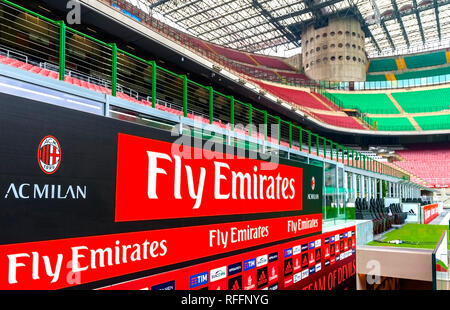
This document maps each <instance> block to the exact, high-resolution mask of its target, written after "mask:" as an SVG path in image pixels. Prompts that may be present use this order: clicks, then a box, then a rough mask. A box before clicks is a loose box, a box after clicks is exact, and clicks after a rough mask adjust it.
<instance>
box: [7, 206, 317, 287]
mask: <svg viewBox="0 0 450 310" xmlns="http://www.w3.org/2000/svg"><path fill="white" fill-rule="evenodd" d="M321 229H322V215H321V214H316V215H308V216H292V217H285V218H274V219H263V220H254V221H245V222H235V223H224V224H212V225H203V226H194V227H183V228H172V229H162V230H154V231H142V232H132V233H121V234H111V235H103V236H91V237H80V238H71V239H60V240H52V241H42V242H30V243H19V244H9V245H2V246H0V253H1V255H0V266H1V271H0V289H3V290H4V289H58V288H64V287H69V286H72V285H78V284H84V283H89V282H93V281H98V280H102V279H108V278H113V277H117V276H121V275H125V274H130V273H134V272H138V271H143V270H149V269H153V268H157V267H161V266H166V265H171V264H175V263H180V262H184V261H189V260H194V259H198V258H202V257H208V256H211V255H216V254H221V253H226V252H231V251H235V250H240V249H245V248H249V247H253V246H258V245H262V244H266V243H270V242H274V241H280V240H284V239H288V238H293V237H297V236H302V235H307V234H313V233H319V232H321Z"/></svg>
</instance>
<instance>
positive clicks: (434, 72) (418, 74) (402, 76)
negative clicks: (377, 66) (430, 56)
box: [395, 66, 450, 80]
mask: <svg viewBox="0 0 450 310" xmlns="http://www.w3.org/2000/svg"><path fill="white" fill-rule="evenodd" d="M446 74H450V66H448V67H442V68H436V69H429V70H419V71H407V72H403V73H398V74H396V75H395V78H396V79H397V80H408V79H418V78H426V77H431V76H439V75H446Z"/></svg>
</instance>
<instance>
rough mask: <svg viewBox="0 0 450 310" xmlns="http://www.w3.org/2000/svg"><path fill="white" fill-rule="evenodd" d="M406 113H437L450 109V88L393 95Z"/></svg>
mask: <svg viewBox="0 0 450 310" xmlns="http://www.w3.org/2000/svg"><path fill="white" fill-rule="evenodd" d="M392 96H393V97H394V98H395V100H396V101H397V102H398V103H399V104H400V105H401V106H402V108H403V110H405V112H406V113H421V112H437V111H442V110H447V109H449V105H450V101H449V98H450V88H441V89H432V90H422V91H409V92H398V93H392Z"/></svg>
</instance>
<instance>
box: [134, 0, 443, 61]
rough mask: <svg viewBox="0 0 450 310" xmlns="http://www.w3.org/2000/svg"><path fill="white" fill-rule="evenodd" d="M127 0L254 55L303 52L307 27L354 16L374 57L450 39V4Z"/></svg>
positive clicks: (435, 0)
mask: <svg viewBox="0 0 450 310" xmlns="http://www.w3.org/2000/svg"><path fill="white" fill-rule="evenodd" d="M126 1H129V2H131V3H133V4H135V5H138V6H140V7H141V9H143V10H144V11H146V12H149V13H150V14H153V15H154V16H155V17H157V16H162V17H163V19H165V20H166V21H167V20H169V21H170V22H171V23H173V24H174V25H177V26H178V27H177V28H179V29H182V30H185V31H187V32H188V33H190V34H192V35H194V36H196V37H198V38H200V39H203V40H205V41H208V42H211V43H216V44H219V45H222V46H226V47H229V48H235V49H238V50H241V51H248V52H260V51H264V50H270V49H272V50H275V51H276V50H277V49H279V48H282V49H284V50H289V49H293V48H296V47H297V48H298V47H300V46H301V33H302V30H303V29H304V28H305V26H308V25H310V24H314V25H315V26H316V27H320V26H323V25H326V24H327V22H328V19H329V18H332V17H336V16H349V15H351V16H354V17H356V18H357V19H358V20H359V21H360V22H361V25H362V29H363V31H364V33H365V36H366V51H367V54H368V55H369V56H370V57H374V56H377V55H381V54H384V53H388V54H390V53H395V52H396V51H399V50H408V49H411V48H415V49H417V47H419V46H421V47H424V49H426V46H429V45H430V44H433V45H436V44H440V43H441V42H442V41H443V40H449V39H450V38H449V34H450V0H303V1H299V0H126ZM163 22H164V20H163ZM406 53H408V52H406Z"/></svg>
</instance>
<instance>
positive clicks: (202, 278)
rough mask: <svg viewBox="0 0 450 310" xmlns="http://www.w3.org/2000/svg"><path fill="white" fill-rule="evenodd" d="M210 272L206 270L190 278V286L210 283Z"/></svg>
mask: <svg viewBox="0 0 450 310" xmlns="http://www.w3.org/2000/svg"><path fill="white" fill-rule="evenodd" d="M208 274H209V273H208V272H207V271H206V272H203V273H199V274H196V275H193V276H191V277H190V279H189V287H190V288H194V287H197V286H201V285H204V284H207V283H208V278H209V277H208Z"/></svg>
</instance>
